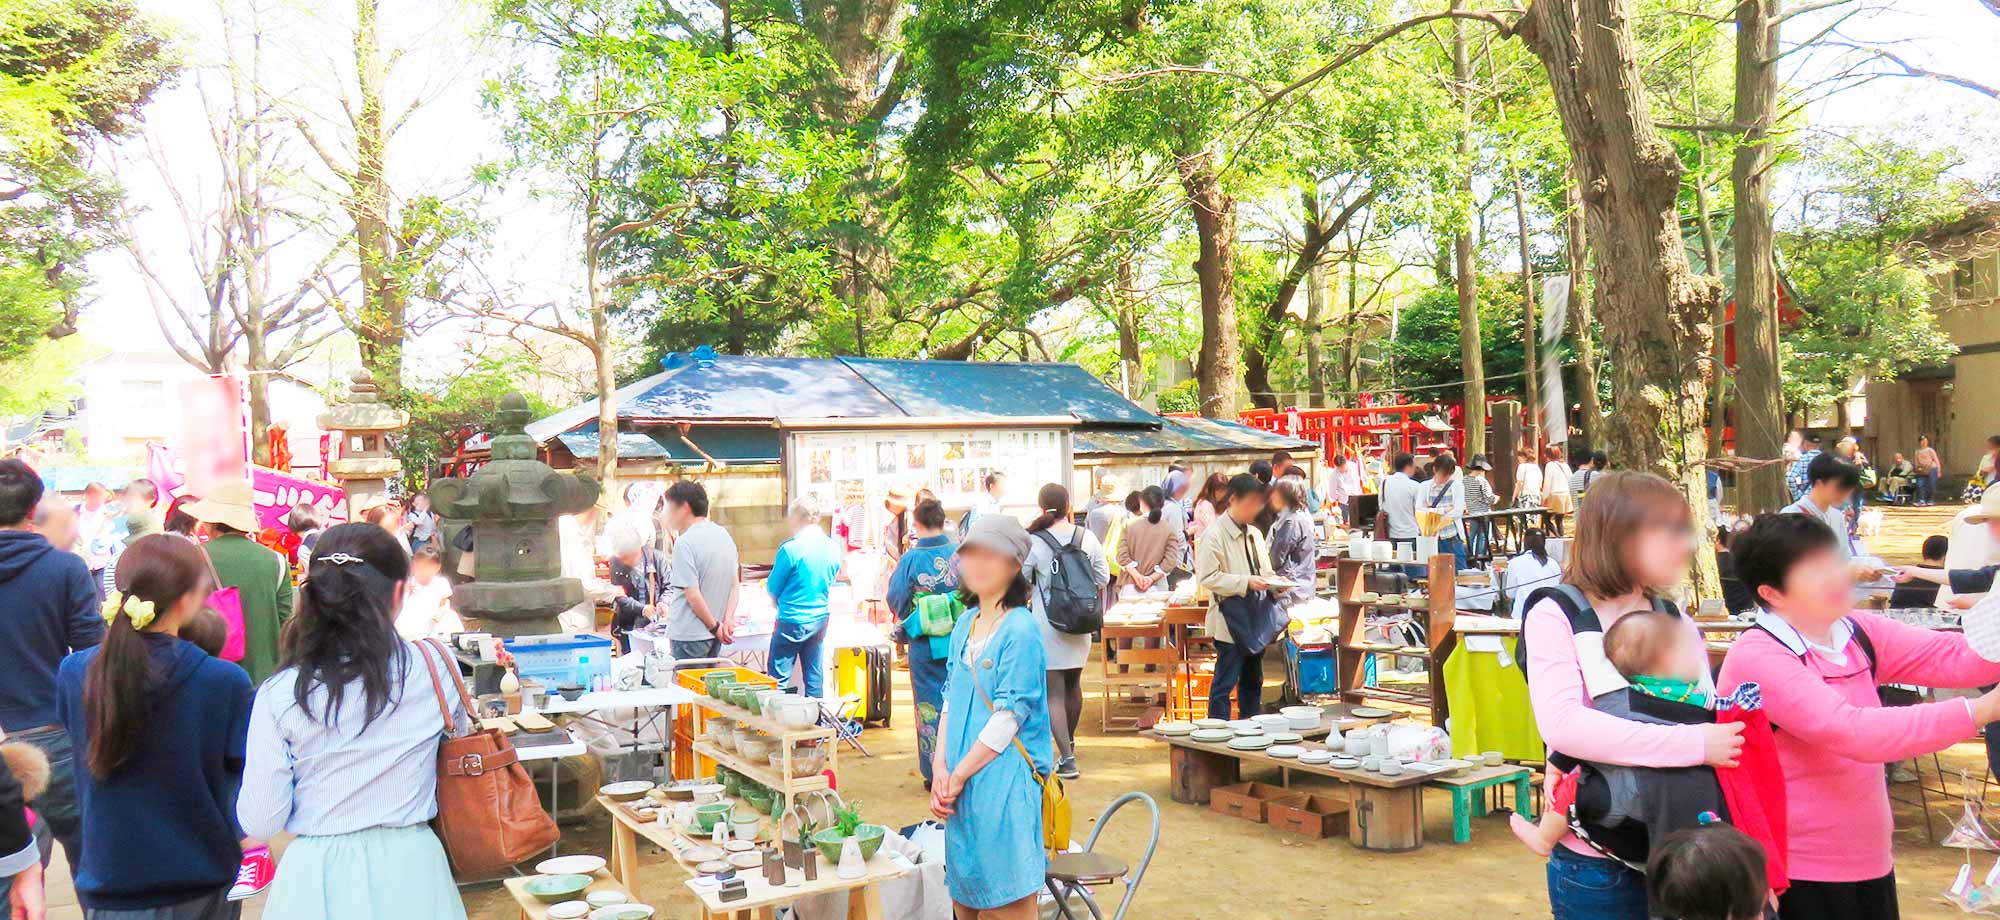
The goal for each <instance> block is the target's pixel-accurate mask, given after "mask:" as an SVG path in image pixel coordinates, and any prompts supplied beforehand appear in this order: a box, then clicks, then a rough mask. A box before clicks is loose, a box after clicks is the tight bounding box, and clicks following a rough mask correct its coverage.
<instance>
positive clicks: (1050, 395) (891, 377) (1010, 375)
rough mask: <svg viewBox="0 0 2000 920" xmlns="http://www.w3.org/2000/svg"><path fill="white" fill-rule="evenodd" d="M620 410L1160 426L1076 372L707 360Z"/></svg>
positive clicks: (585, 408)
mask: <svg viewBox="0 0 2000 920" xmlns="http://www.w3.org/2000/svg"><path fill="white" fill-rule="evenodd" d="M617 401H618V417H619V418H620V419H637V420H644V419H685V420H688V421H700V420H717V421H720V420H730V421H745V420H747V421H760V420H768V421H774V422H775V421H776V420H778V419H781V418H796V419H828V418H866V419H890V418H902V417H918V418H939V417H960V418H994V419H1004V418H1027V417H1036V418H1041V417H1047V416H1060V415H1070V416H1074V417H1075V418H1076V419H1077V421H1078V422H1079V423H1080V424H1083V425H1132V426H1145V427H1151V426H1155V425H1158V424H1159V417H1158V416H1155V415H1153V414H1152V413H1150V412H1147V411H1146V410H1144V409H1141V408H1139V407H1138V406H1137V405H1134V404H1133V403H1132V402H1131V401H1130V400H1128V399H1126V398H1125V397H1123V396H1121V395H1119V393H1118V391H1116V390H1114V389H1112V388H1110V387H1109V386H1106V385H1105V384H1104V382H1103V381H1101V380H1098V379H1097V378H1096V377H1094V376H1092V375H1091V374H1090V372H1089V371H1086V370H1084V369H1083V368H1081V367H1079V366H1077V365H1074V364H1022V363H983V362H971V361H900V360H884V359H879V358H776V357H744V356H735V355H713V356H702V357H700V358H699V359H695V360H675V361H673V362H671V363H670V364H669V365H668V369H667V370H665V371H662V372H661V373H658V374H654V375H653V376H651V377H647V378H646V379H644V380H640V381H638V382H636V383H633V384H629V385H627V386H625V387H622V388H620V389H619V390H618V394H617ZM596 419H597V401H596V400H588V401H585V402H583V403H581V404H578V405H576V406H572V407H570V408H568V409H565V410H563V411H561V412H558V413H556V414H554V415H551V416H549V417H547V418H544V419H541V420H539V421H536V422H535V423H533V424H531V425H529V426H528V434H529V436H531V437H533V438H535V439H536V440H537V441H540V442H543V443H547V442H548V441H549V440H550V439H551V438H554V437H556V436H558V435H562V434H565V433H575V432H580V431H581V430H582V428H583V426H584V425H585V424H587V423H590V424H594V423H595V421H596ZM593 441H594V438H593ZM633 449H635V450H645V449H646V448H643V447H642V446H641V445H639V444H637V443H636V442H635V443H634V444H633ZM592 450H595V447H592Z"/></svg>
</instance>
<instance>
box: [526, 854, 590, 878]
mask: <svg viewBox="0 0 2000 920" xmlns="http://www.w3.org/2000/svg"><path fill="white" fill-rule="evenodd" d="M602 868H604V857H602V856H592V855H590V854H588V853H579V854H577V855H575V856H557V857H555V858H553V859H544V860H542V861H541V862H538V863H536V864H535V872H536V873H538V874H541V875H589V874H590V873H592V872H596V871H597V870H599V869H602Z"/></svg>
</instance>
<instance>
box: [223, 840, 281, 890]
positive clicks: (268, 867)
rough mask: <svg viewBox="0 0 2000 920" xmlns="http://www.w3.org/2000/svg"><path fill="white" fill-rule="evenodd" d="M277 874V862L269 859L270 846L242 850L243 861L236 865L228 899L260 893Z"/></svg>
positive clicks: (269, 884)
mask: <svg viewBox="0 0 2000 920" xmlns="http://www.w3.org/2000/svg"><path fill="white" fill-rule="evenodd" d="M277 875H278V864H277V863H276V862H274V861H273V860H272V859H271V848H270V847H257V848H256V849H253V850H245V851H243V862H241V863H239V864H238V865H237V866H236V884H234V885H232V886H230V888H229V900H231V901H242V900H246V899H249V898H254V897H256V896H257V895H259V894H262V893H263V891H264V889H266V888H269V887H271V880H272V879H273V878H276V877H277Z"/></svg>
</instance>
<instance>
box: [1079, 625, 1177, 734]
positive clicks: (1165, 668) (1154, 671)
mask: <svg viewBox="0 0 2000 920" xmlns="http://www.w3.org/2000/svg"><path fill="white" fill-rule="evenodd" d="M1099 641H1100V642H1102V643H1103V644H1104V648H1103V650H1102V654H1101V656H1100V657H1099V659H1098V664H1099V667H1101V668H1102V672H1101V675H1100V676H1101V677H1102V683H1101V684H1100V687H1099V693H1100V695H1101V700H1102V703H1103V705H1102V707H1101V708H1100V709H1099V710H1098V724H1099V727H1100V728H1101V729H1102V730H1104V731H1107V732H1108V731H1138V730H1139V729H1140V728H1141V727H1143V726H1144V725H1145V724H1146V723H1147V714H1148V713H1152V712H1165V711H1166V709H1167V698H1168V695H1169V694H1170V693H1171V692H1172V684H1173V677H1174V671H1175V670H1176V669H1177V668H1179V667H1180V664H1181V655H1180V652H1179V651H1178V650H1176V649H1175V648H1173V641H1172V627H1170V626H1168V625H1167V623H1166V620H1165V619H1164V618H1161V619H1157V620H1153V621H1151V622H1126V623H1112V622H1108V621H1107V622H1106V623H1105V624H1104V628H1103V629H1102V630H1100V631H1099ZM1135 708H1136V710H1137V711H1134V709H1135Z"/></svg>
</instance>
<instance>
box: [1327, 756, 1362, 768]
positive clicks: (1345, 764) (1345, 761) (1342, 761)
mask: <svg viewBox="0 0 2000 920" xmlns="http://www.w3.org/2000/svg"><path fill="white" fill-rule="evenodd" d="M1326 765H1327V766H1329V767H1332V768H1334V769H1336V770H1353V769H1357V768H1359V767H1360V766H1361V761H1359V760H1356V759H1354V758H1352V757H1349V756H1347V755H1345V754H1335V755H1334V756H1332V757H1330V758H1328V759H1327V762H1326Z"/></svg>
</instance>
